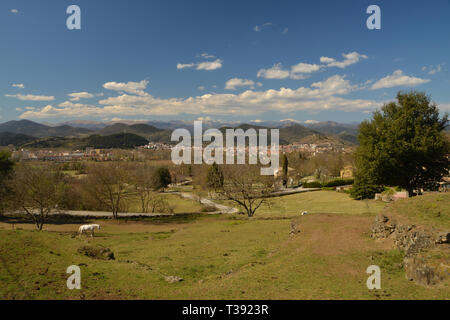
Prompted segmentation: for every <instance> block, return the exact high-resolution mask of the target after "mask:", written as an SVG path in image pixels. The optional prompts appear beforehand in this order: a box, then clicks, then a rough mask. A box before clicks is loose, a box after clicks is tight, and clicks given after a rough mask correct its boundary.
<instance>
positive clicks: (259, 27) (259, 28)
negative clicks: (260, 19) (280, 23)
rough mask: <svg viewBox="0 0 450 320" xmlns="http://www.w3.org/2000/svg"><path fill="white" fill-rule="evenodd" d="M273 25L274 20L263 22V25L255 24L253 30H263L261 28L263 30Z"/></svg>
mask: <svg viewBox="0 0 450 320" xmlns="http://www.w3.org/2000/svg"><path fill="white" fill-rule="evenodd" d="M271 26H273V23H272V22H266V23H263V24H262V25H259V26H254V27H253V30H254V31H256V32H261V30H262V29H263V28H264V27H271Z"/></svg>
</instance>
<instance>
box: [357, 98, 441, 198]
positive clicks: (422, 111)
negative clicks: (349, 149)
mask: <svg viewBox="0 0 450 320" xmlns="http://www.w3.org/2000/svg"><path fill="white" fill-rule="evenodd" d="M447 125H448V115H447V114H445V115H443V116H442V117H440V115H439V109H438V108H437V106H436V104H435V103H432V102H431V99H430V97H429V96H427V95H426V94H425V93H422V92H416V91H412V92H399V93H398V94H397V101H395V102H391V103H388V104H385V105H384V106H383V107H382V108H381V110H377V111H375V112H374V114H373V118H372V120H371V121H364V122H362V123H361V125H360V128H359V135H358V140H359V143H360V146H359V148H358V150H357V152H356V167H357V172H356V179H355V186H354V192H353V195H354V196H355V197H356V198H364V197H369V196H373V193H374V192H376V191H377V190H378V189H379V186H380V185H391V186H392V185H397V186H400V187H402V188H404V189H406V190H407V191H408V192H409V194H410V195H413V191H414V190H417V189H420V188H424V189H425V188H426V189H428V188H431V189H433V188H435V187H436V186H437V182H438V181H439V180H441V178H442V177H443V176H444V175H446V174H448V172H449V168H450V161H449V158H448V155H449V152H450V145H449V141H448V140H447V138H446V136H445V134H444V131H445V128H446V126H447Z"/></svg>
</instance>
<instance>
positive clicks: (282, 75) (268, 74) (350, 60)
mask: <svg viewBox="0 0 450 320" xmlns="http://www.w3.org/2000/svg"><path fill="white" fill-rule="evenodd" d="M342 56H343V57H344V58H345V59H344V60H343V61H336V60H335V59H333V58H329V57H320V62H321V63H322V64H310V63H304V62H300V63H297V64H295V65H293V66H291V69H290V71H289V70H285V69H283V67H282V65H281V63H277V64H275V65H273V67H272V68H270V69H260V70H259V71H258V73H257V76H258V77H261V78H265V79H287V78H290V79H294V80H299V79H306V78H308V77H309V75H310V74H312V73H314V72H318V71H320V70H322V69H326V68H330V67H338V68H341V69H344V68H346V67H347V66H350V65H352V64H355V63H357V62H358V61H361V60H363V59H367V56H366V55H364V54H359V53H358V52H350V53H344V54H342Z"/></svg>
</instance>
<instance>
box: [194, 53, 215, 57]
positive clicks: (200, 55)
mask: <svg viewBox="0 0 450 320" xmlns="http://www.w3.org/2000/svg"><path fill="white" fill-rule="evenodd" d="M197 58H205V59H214V58H215V56H214V55H212V54H209V53H206V52H204V53H200V54H198V55H197Z"/></svg>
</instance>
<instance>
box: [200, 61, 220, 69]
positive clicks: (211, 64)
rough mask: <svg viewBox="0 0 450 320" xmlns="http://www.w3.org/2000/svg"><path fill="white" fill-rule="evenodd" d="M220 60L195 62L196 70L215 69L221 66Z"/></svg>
mask: <svg viewBox="0 0 450 320" xmlns="http://www.w3.org/2000/svg"><path fill="white" fill-rule="evenodd" d="M222 62H223V61H222V60H220V59H216V60H215V61H206V62H200V63H198V64H197V70H207V71H210V70H216V69H220V68H222Z"/></svg>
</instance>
